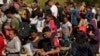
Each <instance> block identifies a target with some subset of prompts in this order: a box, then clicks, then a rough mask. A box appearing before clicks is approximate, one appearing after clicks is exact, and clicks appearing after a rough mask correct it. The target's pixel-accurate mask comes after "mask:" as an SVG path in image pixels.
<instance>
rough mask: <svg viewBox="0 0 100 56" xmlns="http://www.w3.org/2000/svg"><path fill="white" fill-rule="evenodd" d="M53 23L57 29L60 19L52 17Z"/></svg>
mask: <svg viewBox="0 0 100 56" xmlns="http://www.w3.org/2000/svg"><path fill="white" fill-rule="evenodd" d="M54 23H55V25H56V27H57V29H59V28H60V21H59V19H56V18H54Z"/></svg>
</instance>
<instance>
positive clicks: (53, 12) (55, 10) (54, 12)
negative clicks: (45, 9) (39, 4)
mask: <svg viewBox="0 0 100 56" xmlns="http://www.w3.org/2000/svg"><path fill="white" fill-rule="evenodd" d="M48 5H49V6H50V10H51V12H52V15H53V16H54V17H56V18H57V16H58V8H57V6H56V5H55V4H54V3H53V2H52V1H51V0H50V1H49V2H48Z"/></svg>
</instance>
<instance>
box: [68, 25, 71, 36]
mask: <svg viewBox="0 0 100 56" xmlns="http://www.w3.org/2000/svg"><path fill="white" fill-rule="evenodd" d="M68 26H69V33H68V36H70V35H71V34H72V25H71V23H69V24H68Z"/></svg>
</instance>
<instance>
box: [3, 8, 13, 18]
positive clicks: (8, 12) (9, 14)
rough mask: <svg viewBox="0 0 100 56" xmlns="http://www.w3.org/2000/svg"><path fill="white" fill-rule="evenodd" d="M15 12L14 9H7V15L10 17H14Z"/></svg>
mask: <svg viewBox="0 0 100 56" xmlns="http://www.w3.org/2000/svg"><path fill="white" fill-rule="evenodd" d="M14 14H15V13H14V12H13V9H7V10H6V11H5V15H6V16H7V17H8V18H12V17H13V16H14Z"/></svg>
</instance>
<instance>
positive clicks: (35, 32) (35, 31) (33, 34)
mask: <svg viewBox="0 0 100 56" xmlns="http://www.w3.org/2000/svg"><path fill="white" fill-rule="evenodd" d="M30 35H31V38H32V39H34V38H36V37H37V36H38V31H37V29H36V28H34V29H32V30H31V31H30Z"/></svg>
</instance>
